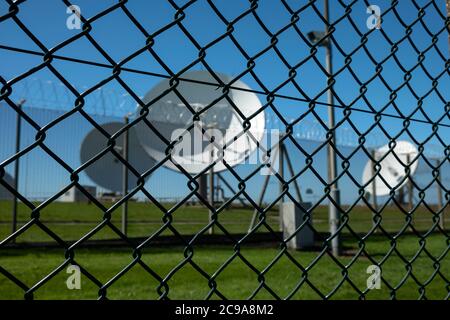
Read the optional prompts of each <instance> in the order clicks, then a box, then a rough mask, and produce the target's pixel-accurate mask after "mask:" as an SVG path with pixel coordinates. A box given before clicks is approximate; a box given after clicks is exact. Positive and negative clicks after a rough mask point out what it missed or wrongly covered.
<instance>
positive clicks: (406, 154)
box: [362, 141, 419, 197]
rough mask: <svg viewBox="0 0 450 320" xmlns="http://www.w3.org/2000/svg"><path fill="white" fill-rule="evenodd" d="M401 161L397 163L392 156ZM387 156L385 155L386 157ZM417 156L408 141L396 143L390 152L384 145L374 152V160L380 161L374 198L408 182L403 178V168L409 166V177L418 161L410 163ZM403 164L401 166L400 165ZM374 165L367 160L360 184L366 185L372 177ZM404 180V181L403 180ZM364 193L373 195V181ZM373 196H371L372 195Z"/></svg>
mask: <svg viewBox="0 0 450 320" xmlns="http://www.w3.org/2000/svg"><path fill="white" fill-rule="evenodd" d="M393 153H395V155H396V156H397V157H398V158H399V159H400V160H401V162H399V161H398V160H397V158H396V157H395V156H394V154H393ZM386 154H387V155H386ZM417 154H418V151H417V148H416V147H415V146H414V145H413V144H411V143H410V142H408V141H397V144H396V146H395V147H394V149H393V151H391V152H390V148H389V145H385V146H383V147H381V148H380V149H378V150H377V151H376V152H375V159H376V160H378V159H382V158H383V157H384V156H386V157H385V158H384V159H383V160H381V162H380V165H381V169H380V172H379V174H378V175H377V177H376V178H375V195H374V196H377V197H379V196H385V195H388V194H389V193H390V192H391V189H393V188H395V189H400V188H401V187H402V186H403V185H404V184H405V183H406V182H407V181H408V180H407V179H404V177H405V175H406V174H405V166H406V165H409V168H410V170H411V173H410V174H411V175H413V174H414V172H415V171H416V169H417V165H418V162H419V161H418V160H416V161H414V162H412V161H413V160H414V159H415V158H416V156H417ZM402 163H403V164H402ZM373 165H374V163H372V161H371V160H369V161H368V162H367V164H366V166H365V168H364V172H363V176H362V183H363V184H365V183H367V182H368V181H369V180H370V179H371V178H372V177H373V175H374V169H373ZM380 175H381V176H382V177H383V178H384V180H385V181H386V182H387V183H388V184H389V186H387V185H386V184H385V183H384V182H383V180H381V178H380ZM403 179H404V180H403ZM402 180H403V181H402ZM365 191H366V193H367V192H368V193H370V194H371V195H372V193H373V181H372V182H371V183H369V184H368V185H367V186H366V188H365ZM372 196H373V195H372Z"/></svg>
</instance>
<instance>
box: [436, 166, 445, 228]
mask: <svg viewBox="0 0 450 320" xmlns="http://www.w3.org/2000/svg"><path fill="white" fill-rule="evenodd" d="M436 162H437V170H438V173H437V177H436V188H437V190H436V192H437V209H438V210H442V211H441V213H440V215H439V226H440V227H441V228H442V229H443V230H445V222H444V212H445V210H444V205H443V202H442V187H441V185H440V184H439V183H440V180H441V167H440V161H439V160H436Z"/></svg>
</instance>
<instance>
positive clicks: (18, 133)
mask: <svg viewBox="0 0 450 320" xmlns="http://www.w3.org/2000/svg"><path fill="white" fill-rule="evenodd" d="M25 101H26V100H25V99H22V100H20V101H19V103H18V104H17V108H18V109H19V110H22V106H23V105H24V103H25ZM21 132H22V116H21V115H20V114H19V113H18V112H17V117H16V154H18V153H19V152H20V140H21V139H20V138H21ZM19 160H20V158H17V159H16V162H15V165H14V189H15V190H16V192H19V171H20V163H19ZM17 212H18V199H17V195H16V194H14V196H13V207H12V225H11V231H12V233H14V232H16V230H17Z"/></svg>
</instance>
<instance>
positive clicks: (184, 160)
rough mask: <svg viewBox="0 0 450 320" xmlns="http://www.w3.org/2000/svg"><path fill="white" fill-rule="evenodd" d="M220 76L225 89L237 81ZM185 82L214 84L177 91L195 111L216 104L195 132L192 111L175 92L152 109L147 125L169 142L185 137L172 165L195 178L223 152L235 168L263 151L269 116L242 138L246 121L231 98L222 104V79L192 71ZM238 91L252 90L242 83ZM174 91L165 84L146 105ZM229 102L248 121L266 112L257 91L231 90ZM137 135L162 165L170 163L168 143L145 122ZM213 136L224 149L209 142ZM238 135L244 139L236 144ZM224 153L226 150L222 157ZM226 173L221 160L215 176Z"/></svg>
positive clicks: (254, 121) (187, 84) (151, 94)
mask: <svg viewBox="0 0 450 320" xmlns="http://www.w3.org/2000/svg"><path fill="white" fill-rule="evenodd" d="M216 75H217V76H218V77H219V78H220V80H221V81H222V82H223V83H225V84H227V83H229V82H230V81H231V80H232V77H230V76H228V75H225V74H220V73H216ZM182 77H183V78H185V79H189V80H194V81H200V82H208V83H212V84H214V85H207V84H201V83H198V82H197V83H195V82H190V81H183V80H182V81H181V82H180V84H179V85H178V86H177V87H176V90H177V91H178V92H179V94H180V95H181V96H182V97H183V98H184V100H185V101H186V102H187V103H188V104H189V105H190V106H191V108H193V109H194V110H195V111H196V112H198V111H201V110H202V109H204V108H205V107H207V106H209V105H210V104H212V103H213V102H214V104H213V105H212V106H211V107H210V108H209V109H208V110H206V111H205V112H204V113H202V114H200V121H196V122H195V124H196V126H195V127H194V128H193V129H192V130H190V131H189V132H186V131H185V129H186V128H188V127H189V126H191V125H192V124H193V123H194V121H193V115H192V112H191V111H190V110H189V109H188V107H187V106H186V105H185V103H184V102H183V101H182V100H181V99H180V97H179V96H178V95H177V94H176V93H175V92H174V90H171V91H170V92H169V93H168V94H166V95H164V96H163V97H161V98H160V99H158V100H157V101H156V102H154V103H152V104H151V105H150V107H149V114H148V115H147V120H148V121H149V122H150V123H151V124H152V125H153V126H154V127H155V128H156V129H157V131H158V132H159V133H160V134H161V135H162V136H164V137H165V138H166V139H167V140H168V141H174V140H176V139H178V137H180V136H181V137H182V138H183V140H182V142H181V143H179V144H177V145H176V147H175V148H174V149H172V151H171V157H172V160H174V161H175V162H176V163H178V164H180V165H181V166H182V167H183V168H184V169H185V170H186V171H187V172H189V173H192V174H197V173H199V172H201V171H202V170H204V169H205V168H206V167H207V166H208V165H209V164H211V163H212V161H216V160H218V158H219V157H220V153H222V151H223V159H224V160H225V161H226V162H227V163H228V164H229V165H230V166H235V165H237V164H239V163H242V162H243V161H245V160H246V158H247V157H248V156H249V155H250V154H251V153H252V152H253V151H254V150H255V149H256V148H257V144H256V142H259V141H261V139H262V137H263V134H264V127H265V116H264V112H260V113H259V114H258V115H256V116H255V117H254V118H252V119H251V120H250V123H251V127H250V129H249V130H248V131H247V132H246V133H244V134H242V135H240V134H241V133H242V132H244V125H243V121H244V120H243V119H242V117H241V116H240V115H239V114H238V113H237V112H236V110H235V109H234V108H233V106H232V104H231V103H230V101H228V100H227V99H226V98H222V99H220V100H218V101H216V100H217V99H219V97H220V96H221V95H222V89H221V88H220V87H219V83H218V82H217V80H216V79H215V78H214V77H213V76H212V75H211V74H210V73H209V72H207V71H191V72H186V73H184V74H183V75H182ZM215 84H217V85H215ZM232 86H233V87H236V88H242V89H244V90H249V89H250V88H249V87H248V86H247V85H246V84H245V83H243V82H242V81H240V80H239V81H236V82H234V83H233V84H232ZM169 88H170V83H169V80H163V81H161V82H160V83H159V84H158V85H156V86H155V87H154V88H153V89H152V90H151V91H150V92H148V93H147V94H146V96H145V97H144V100H143V102H144V103H146V104H148V103H150V102H151V101H152V100H154V99H155V98H157V97H158V96H160V95H161V94H163V93H164V91H166V90H168V89H169ZM228 97H229V99H230V100H231V101H232V102H233V103H234V105H235V107H237V108H238V110H239V111H240V112H241V113H242V114H243V115H244V116H245V117H249V116H251V115H253V114H254V113H255V112H256V111H257V110H259V109H260V108H261V102H260V101H259V99H258V97H257V96H256V94H254V93H252V92H248V91H242V90H236V89H231V90H230V92H229V94H228ZM202 129H203V130H206V131H207V134H206V135H202ZM136 131H137V134H138V138H139V140H140V142H141V145H142V146H143V148H144V149H145V151H147V153H148V154H149V155H150V156H151V157H152V158H154V159H156V160H157V161H161V160H163V159H164V158H166V149H167V145H166V143H164V142H163V141H162V140H161V139H160V138H159V137H158V136H157V135H156V134H155V133H154V132H153V131H152V130H151V129H150V128H149V126H147V125H146V124H145V123H144V122H143V121H141V122H140V123H139V125H138V126H137V127H136ZM182 133H184V134H182ZM211 135H213V136H214V137H215V142H214V143H215V144H217V145H218V146H219V148H217V147H213V145H212V144H211V143H210V142H209V141H208V137H210V136H211ZM236 136H238V138H237V139H236V140H234V137H236ZM224 145H226V148H225V149H223V150H222V148H221V147H222V146H224ZM211 150H213V151H214V153H213V154H211V153H212V152H211ZM218 150H220V153H219V152H218ZM164 165H165V166H166V167H168V168H171V169H174V170H178V169H177V167H176V166H175V165H174V164H173V163H172V162H171V161H166V162H165V163H164ZM225 169H226V166H225V165H224V163H223V162H222V161H221V160H219V161H218V162H217V163H216V164H215V165H214V171H216V172H219V171H222V170H225Z"/></svg>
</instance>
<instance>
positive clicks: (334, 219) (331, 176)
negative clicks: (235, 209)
mask: <svg viewBox="0 0 450 320" xmlns="http://www.w3.org/2000/svg"><path fill="white" fill-rule="evenodd" d="M324 5H325V10H324V19H325V21H326V23H325V33H326V34H327V35H328V34H329V32H330V28H329V21H330V5H329V1H328V0H325V3H324ZM331 42H332V41H331V39H330V38H328V41H327V42H326V43H327V45H326V68H327V72H328V83H330V81H331V80H332V78H333V59H332V49H331ZM327 94H328V128H329V129H334V126H335V117H334V97H333V92H332V90H331V88H330V89H329V90H328V93H327ZM333 146H336V136H335V133H334V131H333V132H332V138H331V142H330V143H328V150H327V151H328V156H327V162H328V163H327V164H328V182H329V183H331V182H332V181H335V179H336V177H337V160H336V151H335V150H334V149H333ZM330 188H331V190H330V197H331V199H333V201H334V202H335V203H336V205H335V204H333V202H332V201H330V202H329V204H328V219H329V223H330V235H331V236H332V237H333V239H332V240H331V250H332V253H333V255H334V256H339V255H340V254H341V239H340V234H338V233H337V232H338V228H339V223H340V212H339V208H338V207H339V206H340V203H341V200H340V194H339V187H338V183H337V181H335V182H333V183H332V184H331V186H330Z"/></svg>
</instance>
